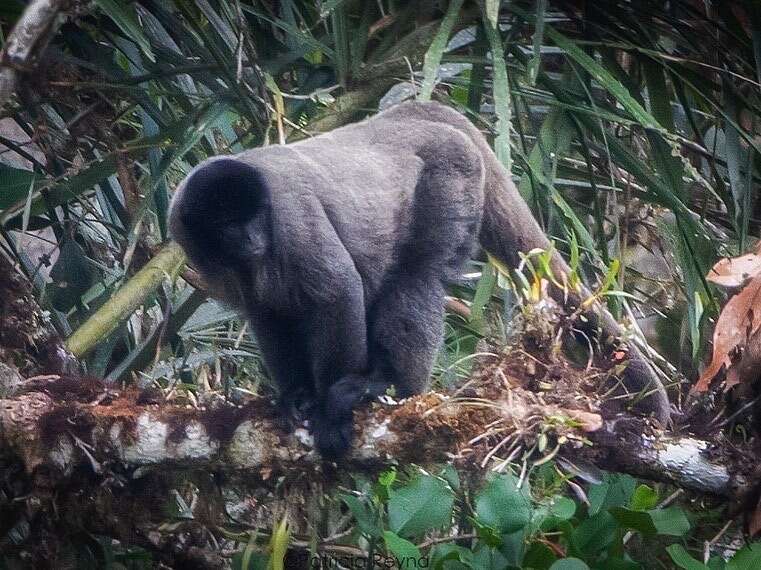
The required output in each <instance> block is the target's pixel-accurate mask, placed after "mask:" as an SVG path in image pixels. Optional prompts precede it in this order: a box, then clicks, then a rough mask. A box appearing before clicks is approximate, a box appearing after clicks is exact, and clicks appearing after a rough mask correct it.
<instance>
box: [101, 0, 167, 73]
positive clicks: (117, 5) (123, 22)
mask: <svg viewBox="0 0 761 570" xmlns="http://www.w3.org/2000/svg"><path fill="white" fill-rule="evenodd" d="M95 3H96V4H97V5H98V6H99V7H100V9H101V10H103V12H105V13H106V14H107V15H108V17H109V18H111V19H112V20H113V21H114V23H115V24H116V25H117V26H119V29H120V30H121V31H122V32H124V34H125V35H126V36H127V38H128V39H130V40H132V41H133V42H135V43H136V44H137V45H139V46H140V49H141V50H142V51H143V53H144V54H145V55H146V56H147V57H148V59H150V60H151V61H156V57H155V56H154V55H153V50H152V49H151V42H149V41H148V38H147V37H146V36H145V34H144V33H143V28H142V27H141V26H140V24H139V23H138V21H137V18H136V17H135V14H134V12H133V11H132V9H131V7H129V8H128V6H130V5H129V4H126V3H123V2H117V1H116V0H95Z"/></svg>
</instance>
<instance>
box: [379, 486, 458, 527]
mask: <svg viewBox="0 0 761 570" xmlns="http://www.w3.org/2000/svg"><path fill="white" fill-rule="evenodd" d="M453 507H454V496H453V495H452V492H451V491H450V489H449V486H448V485H447V484H446V483H445V482H444V481H442V480H441V479H439V478H437V477H431V476H430V475H420V476H418V477H415V478H414V479H413V480H412V481H410V482H409V483H408V484H407V485H405V486H404V487H402V488H400V489H391V490H390V492H389V499H388V524H389V527H390V528H391V530H393V531H394V532H395V533H397V534H399V535H401V536H407V537H419V536H421V535H422V534H423V533H425V532H426V531H428V530H431V529H434V528H444V527H449V525H450V524H451V521H452V508H453Z"/></svg>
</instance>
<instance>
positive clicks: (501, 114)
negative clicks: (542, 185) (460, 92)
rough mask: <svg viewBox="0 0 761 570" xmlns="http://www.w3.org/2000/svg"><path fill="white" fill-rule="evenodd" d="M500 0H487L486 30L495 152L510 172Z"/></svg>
mask: <svg viewBox="0 0 761 570" xmlns="http://www.w3.org/2000/svg"><path fill="white" fill-rule="evenodd" d="M498 12H499V2H492V1H489V0H487V2H486V5H485V10H484V18H483V20H484V30H485V31H486V39H487V40H488V41H489V50H490V51H491V57H492V82H493V86H492V92H493V96H494V112H495V114H496V115H497V126H496V130H497V136H496V138H495V139H494V152H495V154H496V155H497V158H498V159H499V161H500V162H501V163H502V165H503V166H504V167H505V168H506V169H507V171H508V172H510V170H511V169H512V159H511V157H510V122H511V120H512V119H511V110H510V83H509V81H508V79H507V63H506V62H505V52H504V49H503V48H502V38H501V37H500V33H499V25H498V24H497V13H498Z"/></svg>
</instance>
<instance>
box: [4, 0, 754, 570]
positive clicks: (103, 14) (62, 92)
mask: <svg viewBox="0 0 761 570" xmlns="http://www.w3.org/2000/svg"><path fill="white" fill-rule="evenodd" d="M751 4H752V3H748V4H747V5H746V4H745V3H743V2H716V3H714V4H711V3H705V2H702V1H692V0H671V1H669V2H659V1H655V0H632V1H630V2H623V1H622V2H583V1H578V2H573V1H566V2H561V1H558V2H549V1H547V0H536V1H519V0H511V1H510V2H503V3H501V5H500V2H496V1H486V2H484V3H482V4H476V3H474V2H463V1H462V0H451V1H450V2H446V1H443V0H442V1H441V2H438V1H433V0H428V1H421V2H405V1H402V0H378V1H377V2H375V1H367V2H364V1H363V2H359V1H356V0H325V1H319V0H314V1H302V0H281V1H279V2H274V1H268V0H235V1H233V0H230V1H227V0H222V1H215V0H155V1H152V0H140V1H139V2H127V1H122V0H95V2H94V3H93V4H92V5H80V4H77V5H75V6H74V7H73V8H72V9H71V12H70V14H71V15H70V17H69V19H68V21H67V23H65V24H64V26H63V27H62V28H61V30H60V31H59V33H58V34H57V35H56V37H55V38H54V39H53V41H52V43H51V46H50V47H49V48H48V50H47V52H46V55H45V57H44V60H43V61H42V62H40V63H41V64H40V66H39V69H38V70H37V71H36V72H35V73H34V74H33V75H31V76H28V77H26V78H25V81H24V82H23V84H22V86H21V88H20V89H19V92H18V93H17V101H16V103H15V105H13V106H11V107H7V108H6V109H5V110H4V111H3V113H2V119H3V123H0V125H3V126H2V127H0V144H2V145H3V146H4V150H3V153H2V155H0V161H2V162H3V164H0V223H1V225H0V231H1V232H2V235H3V237H4V238H5V239H4V240H3V241H2V242H1V243H2V247H3V248H5V249H7V250H8V251H7V253H8V254H9V255H11V256H12V257H13V258H15V259H16V260H17V261H18V262H19V264H20V265H21V267H22V268H23V270H24V272H25V273H26V274H27V275H28V276H29V277H30V278H32V279H33V281H34V283H35V287H36V291H37V293H38V295H39V298H40V300H41V303H42V305H43V306H44V307H45V308H46V309H47V310H49V311H50V315H51V319H52V321H53V323H54V325H55V327H56V328H57V329H58V331H59V332H60V333H61V335H62V336H63V337H64V338H70V337H71V336H72V334H73V333H74V331H77V329H79V328H80V326H81V325H82V324H83V323H85V322H87V321H88V319H89V318H90V317H91V316H92V315H93V313H94V312H95V311H96V310H97V309H99V308H102V307H104V306H105V307H108V303H109V299H110V298H111V296H112V294H113V293H114V292H115V291H116V290H117V289H119V288H120V287H121V286H122V285H124V284H125V283H126V282H128V281H129V280H130V278H131V277H132V276H133V275H135V273H136V272H137V271H138V270H139V269H140V268H141V267H143V266H144V265H145V264H146V263H147V262H148V260H149V259H151V258H152V257H153V256H154V255H155V254H156V253H157V252H158V251H159V250H160V248H161V247H162V246H161V244H162V243H164V242H165V241H166V240H167V238H168V236H167V228H166V214H167V206H168V203H169V199H170V196H171V191H172V188H173V187H174V186H175V185H176V183H177V182H178V181H179V180H180V179H181V178H182V177H183V176H184V174H185V173H187V172H188V171H189V169H190V168H192V166H193V165H195V164H197V163H198V162H199V161H201V160H203V159H204V158H205V157H207V156H211V155H215V154H220V153H229V152H237V151H240V150H242V149H244V148H250V147H254V146H259V145H264V144H278V143H279V142H283V141H286V140H295V139H296V138H299V137H303V136H308V135H309V134H310V133H316V132H321V131H325V130H329V129H330V128H333V127H335V126H339V125H341V124H344V123H347V122H350V121H353V120H356V119H360V118H361V117H362V116H365V115H367V114H372V113H374V112H376V111H377V109H378V105H379V101H381V100H383V104H388V103H389V102H390V101H392V100H394V99H395V98H396V99H399V98H400V97H402V96H405V95H406V96H417V97H419V98H423V99H425V98H430V97H434V98H436V99H438V100H441V101H444V102H447V103H449V104H450V105H453V106H455V107H456V108H458V109H460V110H461V112H463V113H464V114H466V115H467V116H469V117H470V118H471V119H472V120H473V122H474V123H475V124H476V125H477V126H478V127H479V128H481V129H482V131H483V132H484V133H485V134H486V135H487V136H488V137H489V138H490V140H492V141H493V143H494V147H495V150H496V152H497V154H498V156H499V158H500V159H501V160H502V161H503V163H504V164H505V166H507V167H508V168H509V169H510V170H511V171H512V172H513V174H514V179H515V181H516V184H517V185H518V187H519V189H520V191H521V193H522V195H523V196H524V197H525V198H526V200H527V201H528V202H529V204H530V205H531V206H532V209H533V210H534V212H535V215H536V217H537V219H538V220H540V222H541V224H542V227H543V228H544V229H545V230H546V232H547V233H548V234H549V235H550V236H552V237H553V239H555V240H556V243H557V246H558V247H559V248H560V249H562V250H564V251H571V250H574V251H575V250H576V248H578V251H580V252H581V260H580V261H581V265H580V268H581V270H582V273H583V274H584V276H585V278H586V279H587V281H588V282H590V283H595V282H596V281H597V280H598V279H600V278H601V277H602V276H606V275H607V276H611V275H615V278H616V280H617V287H618V288H621V289H622V290H626V291H628V292H629V293H631V294H632V295H633V298H631V297H620V296H616V297H613V296H611V301H610V304H611V308H612V309H613V310H614V311H615V312H616V314H617V315H618V316H620V317H622V318H629V319H630V320H633V319H634V318H637V319H640V321H639V322H640V324H641V325H642V327H643V329H644V332H645V334H646V336H647V337H648V338H649V339H650V341H651V344H652V345H653V346H654V347H655V349H656V351H658V352H659V353H660V355H659V354H658V352H656V351H652V352H651V355H652V356H653V358H654V359H655V361H656V362H657V363H658V365H659V366H660V367H661V368H662V369H663V370H664V372H665V374H666V375H668V377H669V378H671V379H673V378H678V377H679V376H678V375H676V374H675V372H676V371H677V370H678V371H682V372H684V373H685V374H686V375H687V377H688V378H692V377H694V375H695V373H696V371H697V366H698V365H699V363H700V362H701V361H702V358H703V356H704V353H705V350H706V347H707V342H706V336H707V335H708V336H709V337H710V333H711V320H712V319H713V318H714V317H715V315H716V313H717V310H718V304H719V302H720V299H718V298H717V296H716V292H715V291H714V290H713V289H712V288H711V287H710V286H708V284H707V283H706V281H705V279H704V276H705V274H706V272H707V270H708V268H709V267H710V266H711V264H712V263H713V262H714V261H715V260H716V258H717V256H722V255H730V254H737V253H739V252H743V251H746V250H747V249H748V248H749V247H750V246H751V245H752V242H754V239H755V237H754V236H755V235H756V234H757V233H758V215H757V209H756V201H755V196H756V193H757V188H758V160H759V150H761V139H759V138H758V134H757V133H758V118H757V117H758V110H759V104H760V103H761V101H760V97H759V94H760V93H761V91H759V87H760V86H761V85H759V82H760V81H761V32H759V31H758V30H759V29H760V28H761V27H760V26H759V25H758V22H757V21H756V18H758V13H757V11H754V9H753V8H752V6H751ZM23 7H24V4H23V3H22V2H18V1H16V0H6V1H5V2H3V3H2V5H0V32H2V37H3V38H4V37H5V35H6V34H7V33H8V31H9V30H10V29H11V27H12V26H13V23H14V22H15V20H16V18H17V17H18V15H19V14H20V12H21V10H22V9H23ZM389 91H391V98H390V99H389V96H388V95H387V94H388V93H389ZM32 234H33V235H34V237H30V236H31V235H32ZM164 255H167V253H166V250H164ZM168 255H172V253H171V252H170V253H169V254H168ZM178 259H179V258H176V259H174V261H177V260H178ZM174 266H176V263H175V264H174ZM482 269H483V266H482V264H480V263H478V262H474V265H473V267H472V271H470V273H471V277H472V278H471V279H469V280H465V281H464V282H463V283H462V284H459V285H458V286H456V287H455V288H454V289H453V293H454V294H456V295H458V296H459V297H461V298H463V299H465V300H467V301H469V302H472V311H473V314H472V316H471V318H470V319H469V320H467V321H466V320H464V319H462V318H460V317H451V318H450V320H449V323H448V333H447V343H446V348H445V350H444V351H443V353H442V356H441V359H440V366H439V367H438V368H437V375H438V376H440V377H442V378H443V381H444V382H445V383H448V382H451V381H452V380H453V379H454V378H455V377H456V376H457V375H458V374H464V373H466V372H467V366H466V364H467V361H468V358H467V357H468V355H469V354H470V353H471V352H472V351H473V347H474V345H475V341H476V340H477V339H478V338H479V337H480V336H481V335H482V334H484V333H485V332H490V333H491V334H495V333H496V334H503V333H505V332H506V331H508V330H509V316H510V306H511V305H510V303H509V301H510V299H509V298H508V297H509V295H508V294H507V293H506V291H504V290H502V289H501V288H500V287H499V283H497V281H498V280H497V279H496V278H495V277H494V272H493V271H492V270H491V269H489V268H488V267H487V268H486V270H485V271H482ZM182 277H183V278H184V279H181V280H179V281H176V282H172V281H171V280H163V282H162V283H161V285H160V286H159V287H157V288H155V289H153V290H151V289H146V290H145V291H146V292H147V293H149V295H148V296H147V297H146V298H142V299H140V301H139V303H137V305H139V306H137V307H136V306H129V307H128V310H127V312H126V313H125V314H124V316H125V317H127V318H124V319H121V320H119V319H114V321H113V323H112V325H113V327H112V328H115V331H114V332H113V333H111V334H108V335H104V336H102V337H99V338H97V341H98V342H96V343H93V342H92V340H91V339H90V340H86V341H85V342H84V343H81V344H77V345H76V349H75V352H76V353H77V354H78V355H81V356H83V357H84V358H85V361H86V363H87V367H88V371H89V372H90V373H92V374H95V375H106V376H107V377H108V378H109V379H113V380H126V379H130V378H135V379H138V380H140V381H143V382H147V381H150V380H159V381H160V382H162V385H163V386H172V387H175V388H177V389H179V390H183V391H186V392H188V393H189V394H191V395H192V394H193V393H194V391H196V390H197V387H198V386H199V385H202V386H203V385H209V384H210V385H212V386H215V387H219V388H224V389H225V390H226V391H227V392H229V393H231V394H233V395H235V394H236V393H251V392H256V391H258V390H259V389H260V388H259V382H260V380H261V374H260V365H259V362H258V358H257V349H256V343H255V340H254V339H253V338H251V337H250V335H249V334H247V331H246V327H245V325H243V324H242V323H240V322H239V320H238V319H237V318H236V317H235V315H233V314H232V313H230V312H228V311H226V310H224V309H222V308H220V307H219V306H217V305H216V304H215V303H213V302H209V301H206V300H205V295H204V294H203V292H202V291H198V290H196V289H195V288H194V287H193V286H192V285H191V284H192V283H196V281H195V280H194V275H193V274H192V273H189V272H188V271H184V273H182ZM500 297H501V300H507V301H508V302H507V303H502V304H500V303H497V304H494V303H491V304H490V301H491V300H494V301H500ZM485 307H487V308H489V311H487V312H488V314H489V315H491V317H492V318H491V319H490V322H491V323H492V324H493V323H494V322H499V323H500V326H499V327H497V328H494V327H491V328H489V327H487V325H486V323H485V320H484V318H483V315H484V308H485ZM495 309H496V310H495ZM70 346H71V345H70ZM679 393H681V390H676V391H675V395H678V394H679ZM627 500H628V499H627ZM622 504H623V503H622ZM617 506H620V505H617ZM349 507H351V509H352V511H353V512H354V510H355V509H354V507H353V506H352V505H351V504H349ZM357 508H359V507H357ZM355 514H358V513H357V512H355ZM569 518H570V517H569ZM616 520H619V519H618V518H617V519H616ZM503 530H505V529H503ZM365 534H366V535H368V537H369V538H370V539H371V541H372V539H373V537H375V538H376V539H377V538H378V536H377V535H373V534H372V532H370V531H369V530H367V531H366V532H365ZM617 544H618V543H617ZM622 548H623V547H622ZM582 550H583V549H582ZM579 552H582V551H579ZM458 556H459V555H458ZM580 556H581V555H580ZM582 557H583V556H582ZM455 559H457V560H460V562H461V563H463V564H465V562H462V559H461V557H460V558H457V557H456V556H455V557H453V558H452V560H455ZM588 561H589V562H590V563H592V562H591V561H590V560H588ZM442 567H447V568H449V567H459V566H451V565H448V566H442ZM473 567H479V568H481V567H486V566H473ZM537 567H544V566H537ZM563 567H564V568H576V567H581V566H563ZM605 567H606V568H612V567H613V566H605ZM617 567H618V566H617ZM620 567H621V568H624V567H627V568H628V567H629V566H620ZM632 567H636V566H632ZM682 567H684V568H688V567H690V568H692V567H698V566H682ZM553 568H554V566H553Z"/></svg>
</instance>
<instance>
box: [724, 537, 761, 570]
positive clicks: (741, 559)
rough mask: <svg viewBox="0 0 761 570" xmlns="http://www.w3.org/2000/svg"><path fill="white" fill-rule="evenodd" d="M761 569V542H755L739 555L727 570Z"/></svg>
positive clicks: (740, 551)
mask: <svg viewBox="0 0 761 570" xmlns="http://www.w3.org/2000/svg"><path fill="white" fill-rule="evenodd" d="M758 568H761V542H754V543H752V544H749V545H748V546H746V547H745V548H743V549H741V550H738V551H737V553H736V554H735V555H734V556H733V557H732V560H730V561H729V562H728V563H727V570H757V569H758Z"/></svg>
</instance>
